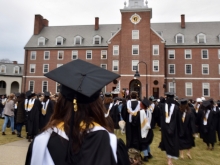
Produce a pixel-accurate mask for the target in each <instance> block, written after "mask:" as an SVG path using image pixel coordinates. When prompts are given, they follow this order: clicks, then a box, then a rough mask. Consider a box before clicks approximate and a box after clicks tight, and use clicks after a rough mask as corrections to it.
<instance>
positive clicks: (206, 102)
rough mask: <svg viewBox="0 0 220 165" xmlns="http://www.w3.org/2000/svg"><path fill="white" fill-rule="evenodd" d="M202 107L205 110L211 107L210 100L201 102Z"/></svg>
mask: <svg viewBox="0 0 220 165" xmlns="http://www.w3.org/2000/svg"><path fill="white" fill-rule="evenodd" d="M202 105H203V106H204V107H206V108H207V107H209V106H210V105H211V102H210V100H206V101H203V102H202Z"/></svg>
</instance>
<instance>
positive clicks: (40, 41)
mask: <svg viewBox="0 0 220 165" xmlns="http://www.w3.org/2000/svg"><path fill="white" fill-rule="evenodd" d="M46 40H47V39H46V38H44V37H40V38H38V46H43V45H45V43H46Z"/></svg>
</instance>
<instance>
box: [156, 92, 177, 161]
mask: <svg viewBox="0 0 220 165" xmlns="http://www.w3.org/2000/svg"><path fill="white" fill-rule="evenodd" d="M165 95H166V103H165V104H163V105H162V107H161V142H160V144H159V148H160V149H161V150H162V151H165V152H166V155H167V163H168V165H172V164H173V163H172V159H178V157H179V131H178V130H180V129H179V126H180V117H179V107H178V106H177V105H175V101H174V93H172V92H167V93H165Z"/></svg>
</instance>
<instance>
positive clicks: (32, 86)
mask: <svg viewBox="0 0 220 165" xmlns="http://www.w3.org/2000/svg"><path fill="white" fill-rule="evenodd" d="M28 89H29V90H30V91H31V92H34V81H33V80H30V81H29V87H28Z"/></svg>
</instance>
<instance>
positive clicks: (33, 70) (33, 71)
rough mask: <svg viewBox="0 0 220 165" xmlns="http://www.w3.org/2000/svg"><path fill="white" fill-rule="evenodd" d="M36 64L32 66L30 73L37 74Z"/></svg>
mask: <svg viewBox="0 0 220 165" xmlns="http://www.w3.org/2000/svg"><path fill="white" fill-rule="evenodd" d="M35 68H36V64H30V73H35Z"/></svg>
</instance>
